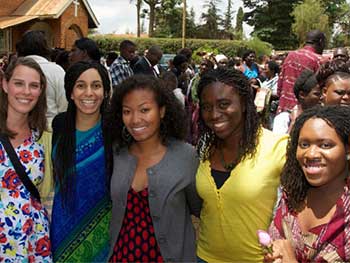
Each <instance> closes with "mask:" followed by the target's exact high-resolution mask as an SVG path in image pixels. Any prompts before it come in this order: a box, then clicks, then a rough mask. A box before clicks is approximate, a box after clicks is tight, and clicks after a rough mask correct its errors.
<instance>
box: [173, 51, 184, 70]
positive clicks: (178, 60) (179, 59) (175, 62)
mask: <svg viewBox="0 0 350 263" xmlns="http://www.w3.org/2000/svg"><path fill="white" fill-rule="evenodd" d="M185 62H188V59H187V57H186V56H185V55H181V54H179V55H176V56H175V57H174V59H173V65H174V67H175V68H178V67H180V66H181V64H182V63H185Z"/></svg>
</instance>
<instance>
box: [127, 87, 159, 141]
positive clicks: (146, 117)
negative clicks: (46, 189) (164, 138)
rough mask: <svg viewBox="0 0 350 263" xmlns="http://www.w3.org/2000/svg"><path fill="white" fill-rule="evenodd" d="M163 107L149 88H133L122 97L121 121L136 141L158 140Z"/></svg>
mask: <svg viewBox="0 0 350 263" xmlns="http://www.w3.org/2000/svg"><path fill="white" fill-rule="evenodd" d="M164 115H165V108H164V107H161V108H160V107H159V105H158V103H157V101H156V99H155V94H154V92H153V91H151V90H150V89H147V88H145V89H141V88H140V89H135V90H133V91H131V92H130V93H128V94H126V95H125V97H124V98H123V109H122V116H123V123H124V125H125V127H126V128H127V130H128V132H129V133H130V134H131V136H132V137H133V139H134V140H135V141H136V142H149V141H158V140H161V138H160V122H161V119H162V118H163V117H164Z"/></svg>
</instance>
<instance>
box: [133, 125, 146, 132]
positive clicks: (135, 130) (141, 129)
mask: <svg viewBox="0 0 350 263" xmlns="http://www.w3.org/2000/svg"><path fill="white" fill-rule="evenodd" d="M144 129H146V127H144V126H143V127H136V128H132V131H134V132H140V131H143V130H144Z"/></svg>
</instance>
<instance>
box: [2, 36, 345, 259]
mask: <svg viewBox="0 0 350 263" xmlns="http://www.w3.org/2000/svg"><path fill="white" fill-rule="evenodd" d="M325 43H326V37H325V35H324V34H323V33H322V32H321V31H319V30H313V31H310V32H309V33H307V35H306V42H305V45H304V46H303V47H302V48H300V49H298V50H295V51H290V52H289V53H288V55H286V56H285V57H283V58H282V59H280V57H277V56H267V55H264V56H261V58H259V61H257V58H256V53H255V51H254V50H246V51H245V52H244V53H243V54H242V57H241V58H239V57H235V58H229V57H227V56H225V55H224V54H217V55H214V54H211V53H208V54H201V55H203V56H202V60H201V61H200V63H199V65H196V64H195V63H194V61H193V60H192V50H191V49H190V48H183V49H181V50H179V51H178V53H177V54H176V55H175V56H174V58H173V59H172V60H171V61H170V62H169V67H168V68H167V69H164V68H163V67H162V66H161V65H160V64H159V63H160V60H161V58H162V56H163V51H162V49H161V48H160V47H159V46H150V47H149V48H148V50H146V51H144V53H143V55H142V56H141V55H139V54H138V52H137V45H136V44H135V43H134V42H132V41H130V40H124V41H122V42H121V43H120V47H119V55H118V54H117V53H116V52H112V51H111V52H108V53H107V54H106V55H105V57H104V56H103V55H102V53H101V52H100V50H99V47H98V46H97V44H96V43H95V42H94V41H93V40H91V39H89V38H81V39H78V40H76V41H75V43H74V45H73V46H72V49H71V51H65V50H59V49H56V50H54V51H52V50H51V49H50V48H49V47H48V45H47V42H46V39H45V35H44V34H43V33H42V32H40V31H29V32H26V33H25V34H24V35H23V36H22V38H21V40H20V41H19V42H18V43H16V54H14V55H12V56H10V57H9V58H7V57H6V59H5V58H3V59H2V60H1V62H2V63H1V70H0V79H1V82H0V86H1V87H0V181H1V186H0V187H1V188H0V262H44V263H50V262H262V261H265V262H283V263H289V262H349V261H350V188H349V187H350V179H349V169H350V168H349V164H350V107H349V105H350V62H349V55H348V51H347V49H346V48H343V47H339V48H336V49H334V53H333V57H332V58H331V59H328V58H325V57H323V56H322V53H323V50H324V48H325ZM261 231H266V234H267V235H269V238H270V239H269V240H270V241H269V242H268V243H267V244H265V243H264V244H262V243H261V242H259V240H260V239H259V233H260V232H261ZM264 233H265V232H264Z"/></svg>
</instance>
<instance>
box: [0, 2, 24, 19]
mask: <svg viewBox="0 0 350 263" xmlns="http://www.w3.org/2000/svg"><path fill="white" fill-rule="evenodd" d="M24 1H25V0H0V6H1V8H0V16H8V15H10V14H11V13H13V12H14V11H15V10H16V9H17V7H19V6H20V5H21V4H22V3H23V2H24Z"/></svg>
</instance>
